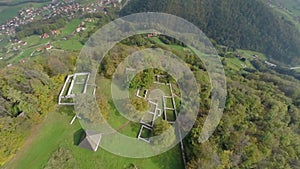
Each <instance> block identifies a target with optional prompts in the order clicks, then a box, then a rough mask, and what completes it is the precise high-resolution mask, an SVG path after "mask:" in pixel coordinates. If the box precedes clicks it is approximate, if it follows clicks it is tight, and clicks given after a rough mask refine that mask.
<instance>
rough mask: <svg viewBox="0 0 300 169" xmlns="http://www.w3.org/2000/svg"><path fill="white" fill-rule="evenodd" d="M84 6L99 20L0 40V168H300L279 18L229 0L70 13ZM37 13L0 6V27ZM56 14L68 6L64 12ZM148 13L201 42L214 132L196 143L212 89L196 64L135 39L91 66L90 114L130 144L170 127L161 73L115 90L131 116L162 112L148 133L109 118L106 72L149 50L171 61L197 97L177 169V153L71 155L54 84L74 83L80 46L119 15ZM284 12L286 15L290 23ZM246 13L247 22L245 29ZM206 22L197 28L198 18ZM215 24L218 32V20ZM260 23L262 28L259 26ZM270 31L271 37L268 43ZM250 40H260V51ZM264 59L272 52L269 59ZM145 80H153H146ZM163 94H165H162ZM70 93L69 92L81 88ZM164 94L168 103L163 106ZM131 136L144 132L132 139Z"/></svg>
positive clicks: (46, 22) (73, 133) (73, 141)
mask: <svg viewBox="0 0 300 169" xmlns="http://www.w3.org/2000/svg"><path fill="white" fill-rule="evenodd" d="M11 2H12V1H10V3H11ZM14 2H17V1H14ZM18 2H19V0H18ZM90 2H95V4H96V6H97V5H99V6H97V9H99V11H97V12H95V13H80V12H78V13H76V12H74V11H73V9H70V11H71V13H72V12H74V14H73V17H70V16H69V15H65V14H62V15H59V16H56V17H49V18H40V17H37V18H36V19H34V20H33V21H32V22H29V23H28V24H24V25H21V26H18V27H16V28H15V30H14V31H15V32H13V33H10V32H6V31H3V32H1V35H0V51H1V52H0V135H1V137H0V143H1V144H0V167H2V168H5V169H18V168H20V169H23V168H24V166H28V167H29V168H30V169H41V168H43V169H50V168H64V169H67V168H70V169H71V168H72V169H73V168H78V169H98V168H101V169H112V168H116V169H160V168H166V169H168V168H169V169H183V168H185V167H186V168H188V169H196V168H197V169H198V168H205V169H207V168H217V169H225V168H259V167H261V168H287V169H289V168H291V169H292V168H299V167H300V162H299V157H300V131H299V128H300V85H299V84H300V70H299V69H295V70H292V69H290V67H289V64H290V63H291V62H293V63H295V64H296V63H299V57H296V54H297V52H299V51H297V50H296V49H295V50H293V51H291V53H290V55H286V52H287V51H286V48H285V47H286V46H285V44H284V43H281V42H280V41H281V40H283V39H289V40H290V41H288V42H287V43H288V44H289V45H292V46H293V45H297V44H298V41H297V40H296V38H297V37H298V36H297V35H298V34H297V32H296V31H295V29H296V28H295V27H294V26H295V24H289V23H286V22H288V21H286V20H285V19H283V18H278V16H280V15H281V14H282V13H280V14H278V13H276V10H272V8H268V7H266V6H262V5H263V4H262V3H260V1H256V0H255V1H253V2H252V1H246V0H241V1H239V2H238V3H237V1H235V0H226V1H224V2H223V1H222V3H221V5H219V6H216V4H214V3H213V2H216V0H213V1H212V2H211V1H206V0H200V1H190V0H188V1H183V0H178V1H176V2H177V3H172V2H173V1H172V0H166V1H157V0H153V1H152V2H151V3H150V1H149V2H148V1H147V2H144V1H139V0H132V1H131V2H129V4H128V6H127V7H125V8H123V10H122V11H121V12H119V8H118V6H117V7H114V4H107V5H106V6H104V7H103V6H101V5H100V4H97V3H96V1H84V2H83V3H80V5H78V6H77V8H80V7H82V8H84V7H89V8H92V6H91V3H90ZM45 4H49V2H45V3H44V2H43V3H32V2H30V3H29V2H28V3H26V5H25V4H23V5H22V6H18V5H16V6H13V7H2V6H1V7H0V14H1V12H4V13H3V14H5V13H6V14H5V15H0V20H1V21H2V20H3V21H5V22H6V20H7V18H12V17H13V16H14V15H15V12H16V13H18V11H19V10H20V9H27V5H29V6H32V5H33V6H34V7H35V8H39V7H40V6H44V5H45ZM218 4H219V3H218ZM61 5H62V6H69V4H67V5H66V4H64V3H62V4H61ZM81 5H82V6H81ZM85 5H86V6H85ZM89 5H90V6H89ZM203 6H204V7H205V8H204V7H203ZM202 7H203V8H202ZM51 8H52V7H51ZM53 8H54V7H53ZM66 8H67V7H66ZM2 9H3V10H2ZM183 9H185V10H183ZM196 9H199V10H196ZM200 9H201V10H200ZM229 9H230V10H229ZM234 9H239V10H234ZM246 9H247V10H246ZM148 10H150V11H164V12H170V13H173V14H178V15H179V16H183V17H185V18H187V19H189V20H190V21H192V22H193V23H195V24H196V25H198V26H200V28H202V29H203V31H204V32H205V33H207V35H208V36H209V37H210V38H211V41H212V43H213V45H214V46H215V48H216V50H217V52H218V54H219V58H220V60H221V62H222V65H223V66H224V70H225V74H226V80H227V92H228V96H227V100H226V105H225V110H224V114H223V117H222V119H221V121H220V124H219V125H218V127H217V129H216V131H215V132H214V133H213V135H212V137H211V138H210V139H209V140H208V141H207V142H205V143H202V144H200V143H199V142H198V138H199V135H200V133H201V131H202V126H203V123H204V122H205V119H206V117H207V114H208V112H209V108H210V101H211V95H210V91H211V89H212V88H211V84H210V80H209V77H208V73H207V70H206V68H205V65H204V64H203V63H202V61H201V60H200V59H199V58H197V57H196V56H195V54H194V52H193V51H192V49H190V48H189V47H188V46H186V45H185V44H183V43H181V42H179V41H178V40H176V39H174V38H171V37H168V36H165V35H159V34H158V35H153V34H152V36H149V35H147V34H141V35H135V36H132V37H130V38H128V39H125V40H123V41H122V42H120V43H118V44H117V45H116V46H115V47H114V48H113V49H111V50H110V51H109V52H108V54H107V55H106V57H105V58H104V60H103V62H102V64H101V66H100V67H99V71H98V78H97V81H96V83H97V87H98V89H97V90H96V92H95V95H96V96H97V102H98V105H99V108H100V109H101V112H102V113H103V115H104V117H105V119H106V120H107V121H108V123H109V124H110V125H111V126H112V127H113V128H114V129H115V130H117V131H118V132H120V133H122V134H124V135H127V136H130V137H134V138H137V137H140V138H141V140H140V141H143V139H144V141H145V140H146V141H147V137H149V136H154V135H158V134H160V133H161V132H162V131H164V130H166V129H168V128H171V127H173V126H172V125H171V123H168V122H166V121H167V120H168V119H169V120H170V121H172V120H174V119H176V115H175V114H174V112H175V113H176V111H177V110H178V107H179V106H180V105H181V100H180V97H179V96H180V91H179V89H178V86H177V85H176V82H175V80H174V77H172V76H170V75H169V74H168V73H167V72H163V71H160V70H156V69H147V70H145V71H143V72H140V73H139V74H137V75H136V76H135V77H134V78H133V80H132V81H130V82H128V81H126V83H125V84H124V85H128V86H129V93H130V99H131V100H130V101H131V104H132V105H133V106H134V108H135V109H138V110H141V111H145V112H148V110H151V111H149V112H152V111H153V104H149V102H150V101H153V100H155V101H157V105H156V107H155V108H154V110H158V109H162V110H163V109H164V107H168V108H172V109H169V110H168V111H166V115H164V114H163V113H162V114H161V115H160V116H157V117H155V119H154V120H155V123H154V125H153V126H151V124H150V127H149V123H148V122H149V121H147V118H149V119H150V122H151V120H152V117H153V116H152V115H153V114H151V113H150V115H149V114H147V115H148V116H146V115H145V116H143V117H144V118H143V120H144V122H145V123H144V124H141V123H136V122H132V121H129V120H128V119H127V118H125V117H124V116H123V115H121V114H120V112H118V111H117V109H116V106H115V104H114V103H113V100H112V97H111V95H112V94H111V86H110V82H111V79H112V77H113V74H114V72H115V70H116V68H117V66H118V64H119V63H121V62H122V61H123V60H124V58H126V57H127V56H128V55H129V54H131V53H133V52H135V51H138V50H143V49H146V48H161V49H164V50H167V51H170V52H172V53H173V54H175V55H176V56H178V57H179V58H180V59H182V60H183V61H184V62H185V63H186V65H187V66H188V67H189V68H190V69H191V71H192V73H193V75H194V77H195V79H196V81H197V83H198V86H199V89H200V91H199V92H200V93H199V95H200V101H199V102H200V109H199V112H198V116H197V119H196V123H195V124H194V126H193V128H192V130H191V131H190V132H189V134H188V135H187V137H186V138H185V139H184V140H183V145H184V154H185V157H186V162H187V163H186V166H184V162H183V160H182V152H181V148H180V145H176V146H175V147H174V148H172V149H171V150H169V151H167V152H165V153H163V154H160V155H158V156H155V157H151V158H145V159H133V158H124V157H120V156H118V155H114V154H112V153H110V152H108V151H106V150H104V149H102V148H101V147H99V149H98V151H97V152H93V151H89V150H85V149H83V148H80V147H79V146H78V144H79V142H80V141H81V139H82V136H83V133H84V131H83V129H82V127H81V125H80V123H79V121H78V120H75V122H74V123H73V124H72V125H71V124H70V122H71V120H72V118H73V117H74V115H75V113H74V108H73V107H72V106H60V105H58V104H57V102H58V96H59V93H60V91H61V89H62V86H63V84H64V82H65V80H66V77H67V75H70V74H73V73H74V68H75V64H76V59H77V56H78V55H79V53H80V50H81V49H82V47H83V46H84V44H85V42H86V41H87V40H88V38H89V37H90V36H91V35H92V34H93V33H94V32H95V31H96V30H98V29H99V28H101V26H103V25H105V24H106V23H108V22H110V21H111V20H114V19H116V18H118V17H119V16H122V15H123V14H128V13H132V12H136V11H148ZM271 10H272V11H271ZM293 10H295V11H297V9H293ZM180 11H191V12H189V13H183V12H180ZM192 11H193V12H192ZM218 11H219V12H218ZM231 11H233V13H231ZM295 11H294V12H293V13H296V12H295ZM10 12H11V13H10ZM31 12H32V13H34V12H36V11H34V10H33V11H31ZM52 12H53V11H51V10H49V13H47V12H46V13H41V14H42V15H43V16H52V14H53V13H52ZM277 12H278V11H277ZM250 13H251V14H253V15H251V16H255V17H254V18H251V16H250V15H249V14H250ZM272 13H273V14H274V15H273V14H272ZM206 14H207V16H209V17H207V18H205V17H204V16H206ZM70 15H71V14H70ZM2 16H3V17H2ZM229 16H232V17H233V18H229ZM276 16H277V17H276ZM240 17H241V18H240ZM195 18H200V20H198V19H195ZM209 18H210V19H209ZM220 18H221V20H222V21H218V19H220ZM266 18H269V19H268V20H266ZM203 21H204V22H203ZM215 21H216V22H215ZM248 22H249V23H248ZM266 22H267V23H268V24H271V26H268V25H265V23H266ZM253 25H255V26H253ZM274 25H276V26H274ZM252 26H253V27H252ZM275 27H276V28H275ZM278 31H281V33H282V34H281V35H278V36H273V34H276V33H278ZM268 33H270V34H268ZM262 38H264V39H265V40H264V41H262V42H261V39H262ZM256 42H257V43H256ZM268 42H272V43H268ZM284 42H286V41H284ZM269 48H270V49H272V50H273V49H274V51H269V50H268V49H269ZM275 49H276V50H275ZM294 54H295V55H294ZM295 66H299V65H295ZM156 75H160V76H161V77H162V78H161V79H160V80H158V81H157V79H156ZM169 85H170V86H172V87H173V88H172V89H173V90H172V91H171V90H170V87H169ZM74 90H76V91H81V90H82V86H81V88H76V89H74ZM172 92H173V94H172ZM170 95H172V96H174V97H173V98H174V102H172V97H169V96H170ZM164 96H166V97H164ZM161 98H163V99H165V100H163V99H161ZM174 103H175V105H174ZM175 110H176V111H175ZM177 113H183V112H177ZM165 116H167V118H165ZM146 123H148V124H146ZM143 125H146V126H148V128H150V129H149V130H140V129H141V128H142V126H143ZM140 131H142V132H140ZM139 132H140V133H139ZM165 138H166V139H165V140H163V141H162V142H163V143H166V142H167V143H169V142H172V141H173V140H174V135H173V134H172V133H171V134H170V135H167V136H166V137H165ZM150 144H154V143H150ZM120 146H122V145H120Z"/></svg>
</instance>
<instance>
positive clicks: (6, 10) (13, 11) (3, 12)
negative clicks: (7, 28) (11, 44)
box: [0, 2, 47, 24]
mask: <svg viewBox="0 0 300 169" xmlns="http://www.w3.org/2000/svg"><path fill="white" fill-rule="evenodd" d="M45 4H47V3H32V2H30V3H29V2H28V3H26V4H22V5H16V6H0V16H1V17H0V24H2V23H5V22H6V21H7V20H8V19H10V18H13V17H15V16H17V14H18V12H19V10H21V9H24V8H27V7H35V8H36V7H41V6H43V5H45Z"/></svg>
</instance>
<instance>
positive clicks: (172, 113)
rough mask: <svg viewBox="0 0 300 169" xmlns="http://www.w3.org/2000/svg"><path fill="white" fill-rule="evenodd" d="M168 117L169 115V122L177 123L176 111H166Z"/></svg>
mask: <svg viewBox="0 0 300 169" xmlns="http://www.w3.org/2000/svg"><path fill="white" fill-rule="evenodd" d="M166 115H167V120H168V121H175V120H176V116H175V111H174V110H166Z"/></svg>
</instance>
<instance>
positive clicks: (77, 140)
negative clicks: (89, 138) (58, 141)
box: [73, 129, 84, 145]
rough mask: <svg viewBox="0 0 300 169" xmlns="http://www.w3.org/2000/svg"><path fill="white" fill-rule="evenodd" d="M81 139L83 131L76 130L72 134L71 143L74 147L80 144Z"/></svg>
mask: <svg viewBox="0 0 300 169" xmlns="http://www.w3.org/2000/svg"><path fill="white" fill-rule="evenodd" d="M83 137H84V130H83V129H79V130H77V131H76V132H75V133H74V134H73V142H74V145H79V143H80V142H81V140H82V138H83Z"/></svg>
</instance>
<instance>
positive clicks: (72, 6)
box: [0, 0, 120, 36]
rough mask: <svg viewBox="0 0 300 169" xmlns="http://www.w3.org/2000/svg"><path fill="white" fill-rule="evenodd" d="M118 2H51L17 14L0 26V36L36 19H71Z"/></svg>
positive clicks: (102, 0)
mask: <svg viewBox="0 0 300 169" xmlns="http://www.w3.org/2000/svg"><path fill="white" fill-rule="evenodd" d="M119 2H120V1H119V0H99V1H96V2H94V3H90V4H86V5H82V4H79V3H77V2H75V1H74V0H63V1H58V0H52V2H51V3H50V4H48V5H46V6H43V7H41V8H27V9H22V10H20V11H19V12H18V15H17V16H15V17H14V18H11V19H9V20H8V21H7V22H6V23H4V24H2V25H0V35H1V34H4V35H8V36H10V35H13V34H15V33H16V28H17V27H19V26H21V25H25V24H28V23H31V22H33V21H35V20H37V19H50V18H53V17H57V16H68V17H72V16H74V15H76V14H78V13H79V14H88V13H96V12H99V11H104V10H105V7H107V6H109V5H112V6H114V7H116V6H117V4H118V3H119ZM104 12H105V11H104Z"/></svg>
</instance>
